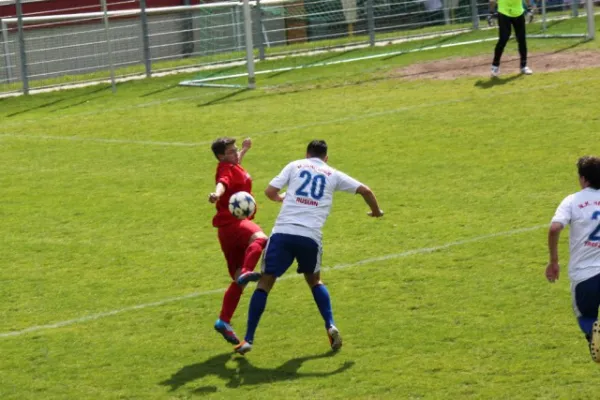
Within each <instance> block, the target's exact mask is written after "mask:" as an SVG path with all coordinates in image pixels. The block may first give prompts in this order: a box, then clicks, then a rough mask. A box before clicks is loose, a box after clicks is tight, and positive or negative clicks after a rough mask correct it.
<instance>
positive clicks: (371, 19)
mask: <svg viewBox="0 0 600 400" xmlns="http://www.w3.org/2000/svg"><path fill="white" fill-rule="evenodd" d="M367 26H368V30H369V45H370V46H371V47H373V46H375V11H374V10H373V0H367Z"/></svg>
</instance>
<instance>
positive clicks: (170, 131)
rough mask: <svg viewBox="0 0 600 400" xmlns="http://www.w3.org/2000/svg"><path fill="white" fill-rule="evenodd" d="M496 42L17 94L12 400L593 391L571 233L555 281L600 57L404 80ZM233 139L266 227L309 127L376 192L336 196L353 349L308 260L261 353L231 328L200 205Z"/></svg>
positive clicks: (207, 209) (8, 384) (342, 305)
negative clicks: (254, 83)
mask: <svg viewBox="0 0 600 400" xmlns="http://www.w3.org/2000/svg"><path fill="white" fill-rule="evenodd" d="M598 43H599V42H598V41H593V42H588V43H577V42H574V41H573V40H548V41H531V42H530V48H531V51H532V52H534V53H535V52H542V51H544V52H547V51H577V50H580V49H585V50H591V51H600V49H599V46H598ZM492 47H493V44H491V43H484V44H480V45H473V46H469V47H462V48H460V49H441V50H435V51H430V52H424V53H418V54H412V55H405V56H399V57H391V58H387V59H377V60H371V61H366V62H357V63H352V64H347V65H338V66H335V67H323V68H314V69H311V70H300V71H293V72H287V73H279V74H271V75H265V76H264V77H261V78H260V80H259V85H260V86H261V87H260V88H259V89H257V90H254V91H246V90H238V91H235V90H229V89H191V88H183V87H179V86H177V83H178V82H179V81H181V80H184V79H187V78H189V77H190V76H184V75H179V76H171V77H165V78H160V79H152V80H144V81H137V82H129V83H125V84H120V85H118V91H117V93H116V94H112V93H111V91H110V87H107V86H105V85H101V86H94V87H89V88H85V89H77V90H69V91H61V92H56V93H48V94H41V95H36V96H29V97H20V98H11V99H0V168H1V170H2V174H0V185H1V187H2V191H0V217H1V220H2V224H1V225H0V242H1V243H2V245H1V246H0V265H1V266H2V268H1V270H0V271H1V272H0V301H1V304H2V307H1V308H0V398H1V399H185V398H216V399H219V398H223V399H238V398H239V399H263V398H264V399H266V398H272V399H312V398H335V399H383V398H386V399H593V398H596V396H597V395H596V393H597V387H596V386H595V382H596V379H598V377H599V376H600V375H599V374H600V372H599V369H598V366H597V365H595V364H594V363H593V362H592V361H591V359H590V357H589V355H588V353H587V348H586V343H585V341H584V339H583V337H582V335H581V334H580V333H579V328H578V327H577V324H576V322H575V319H574V317H573V315H572V311H571V306H570V304H571V301H570V288H569V284H568V280H567V276H566V261H567V240H566V237H563V240H562V241H561V252H562V253H561V255H562V265H563V275H562V277H561V279H560V280H559V282H557V283H556V284H553V285H550V284H548V283H547V282H546V281H545V279H544V274H543V272H544V268H545V264H546V260H547V255H546V244H545V242H546V239H545V238H546V232H545V227H546V226H547V224H548V222H549V220H550V218H551V217H552V215H553V213H554V210H555V208H556V207H557V205H558V204H559V202H560V201H561V200H562V199H563V198H564V197H565V196H566V195H567V194H569V193H572V192H574V191H576V190H578V187H577V177H576V170H575V162H576V160H577V158H578V157H579V156H581V155H583V154H589V153H597V152H598V147H597V143H598V139H600V134H599V132H600V119H599V118H598V106H597V99H598V93H600V79H599V78H598V77H599V76H600V75H599V73H600V68H595V69H585V70H579V71H564V72H559V73H551V74H535V75H533V76H530V77H526V78H525V77H520V78H519V77H516V76H514V75H510V71H506V73H507V75H506V76H505V77H504V78H502V79H500V80H498V81H496V83H495V84H490V83H489V81H488V79H487V77H480V78H463V79H458V80H453V81H435V80H411V81H407V80H403V79H397V78H393V76H394V75H393V71H394V70H395V69H397V68H399V67H403V66H406V65H408V64H411V63H415V62H420V61H426V60H434V59H437V58H445V57H449V56H455V55H461V56H470V55H478V54H491V49H492ZM515 47H516V45H515V44H514V42H511V43H510V44H509V52H508V54H509V55H514V54H515V53H514V48H515ZM321 57H323V56H321ZM319 59H320V58H319V57H316V58H314V61H315V62H316V61H318V60H319ZM482 82H483V84H482ZM222 135H230V136H235V137H237V138H240V139H241V138H243V137H246V136H250V137H252V138H253V141H254V146H253V148H252V150H251V151H250V153H248V155H247V157H246V159H245V163H244V164H245V167H246V168H247V169H248V170H249V172H250V173H251V174H252V176H253V178H254V188H255V195H256V198H257V200H258V202H259V206H260V211H259V214H258V215H257V219H256V220H257V222H258V223H259V224H260V225H261V226H262V227H263V228H264V230H265V231H266V232H269V231H270V229H271V227H272V225H273V222H274V219H275V217H276V215H277V212H278V205H276V204H271V203H269V202H267V200H266V198H265V197H264V196H263V195H262V190H263V188H264V187H265V186H266V185H267V183H268V182H269V180H270V179H271V178H272V177H273V176H274V175H275V174H277V173H278V172H279V170H280V169H281V168H282V167H283V166H284V165H285V164H286V163H287V162H288V161H291V160H293V159H296V158H301V157H302V156H303V152H304V150H305V147H306V144H307V143H308V141H309V140H311V139H313V138H324V139H326V140H327V141H328V143H329V145H330V164H331V165H333V166H335V167H337V168H339V169H341V170H343V171H345V172H347V173H349V174H350V175H352V176H354V177H355V178H357V179H359V180H361V181H363V182H364V183H366V184H368V185H369V186H370V187H371V188H372V189H373V190H374V192H375V193H376V195H377V196H378V199H379V201H380V203H381V206H382V208H383V209H384V210H385V212H386V215H385V217H384V218H382V219H378V220H374V219H369V218H368V217H367V216H366V215H365V213H366V211H368V210H367V207H366V206H365V205H364V204H363V203H362V200H361V199H360V198H359V197H358V198H357V197H353V196H350V195H345V194H339V195H338V196H337V197H336V200H335V204H334V209H333V212H332V215H331V217H330V218H329V220H328V223H327V225H326V227H325V230H324V234H325V239H324V240H325V248H324V260H323V262H324V265H325V266H326V268H324V272H323V277H324V281H325V282H326V283H327V285H328V287H329V290H330V293H331V295H332V300H333V306H334V312H335V318H336V323H337V325H338V327H339V328H340V330H341V332H342V334H343V337H344V347H343V349H342V351H341V352H339V353H337V354H334V355H332V354H330V353H329V352H328V349H329V347H328V341H327V337H326V334H325V330H324V329H323V326H322V320H321V317H320V315H319V314H318V311H317V308H316V306H315V305H314V303H313V299H312V296H311V294H310V292H309V290H308V289H307V287H306V285H305V284H304V282H303V281H302V279H298V276H297V275H295V274H294V273H293V271H290V272H288V274H287V275H286V276H285V279H283V280H281V282H279V283H277V284H276V286H275V288H274V290H273V292H272V293H271V295H270V297H269V303H268V305H267V310H266V312H265V314H264V316H263V319H262V321H261V325H260V327H259V329H258V332H257V338H256V342H255V346H254V350H253V351H252V352H251V353H249V354H248V355H247V356H246V357H245V358H243V357H240V356H234V355H233V354H232V353H231V346H230V345H228V344H227V343H225V342H224V341H223V340H222V338H221V337H219V336H218V335H217V334H216V333H215V332H214V331H213V329H212V324H213V323H214V320H215V319H216V317H217V315H218V311H219V309H220V305H221V299H222V293H223V290H224V288H225V287H226V286H227V285H228V283H229V282H228V275H227V272H226V268H225V264H224V259H223V257H222V254H221V252H220V249H219V245H218V242H217V238H216V231H215V230H214V229H213V228H212V226H211V218H212V215H213V212H214V209H213V206H212V205H210V204H209V203H208V202H207V200H206V199H207V195H208V194H209V193H210V192H211V191H212V190H213V188H214V170H215V164H216V162H215V160H214V158H213V156H212V153H211V152H210V142H211V141H212V139H214V138H215V137H218V136H222ZM252 286H253V285H251V286H250V287H249V288H248V290H247V293H246V295H245V296H244V297H243V298H242V301H241V304H240V307H239V309H238V312H237V315H236V317H235V318H234V326H235V327H236V329H237V331H238V333H239V334H242V333H243V331H244V329H245V325H246V316H247V306H248V300H249V298H250V296H249V295H250V293H251V291H252V290H253V287H252Z"/></svg>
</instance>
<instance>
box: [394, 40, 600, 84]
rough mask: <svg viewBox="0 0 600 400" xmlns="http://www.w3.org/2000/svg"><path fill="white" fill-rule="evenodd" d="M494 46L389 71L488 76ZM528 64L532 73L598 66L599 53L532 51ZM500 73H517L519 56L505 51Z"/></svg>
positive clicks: (399, 74)
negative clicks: (484, 51) (474, 53)
mask: <svg viewBox="0 0 600 400" xmlns="http://www.w3.org/2000/svg"><path fill="white" fill-rule="evenodd" d="M492 51H493V46H492V47H490V54H489V55H487V56H478V57H456V58H447V59H442V60H438V61H432V62H427V63H420V64H413V65H409V66H408V67H404V68H400V69H396V70H394V71H393V72H392V73H391V76H392V77H394V78H404V79H410V80H414V79H456V78H462V77H488V76H489V75H490V66H491V64H492V57H493V54H492ZM528 65H529V67H531V69H532V70H533V72H534V73H539V72H553V71H563V70H567V69H570V70H572V69H582V68H589V67H600V52H596V51H573V52H570V51H565V52H553V53H533V54H530V55H529V57H528ZM500 72H501V74H502V75H513V74H515V73H518V72H519V56H518V55H513V54H505V55H504V56H503V57H502V63H501V65H500Z"/></svg>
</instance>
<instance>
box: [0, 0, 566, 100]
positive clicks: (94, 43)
mask: <svg viewBox="0 0 600 400" xmlns="http://www.w3.org/2000/svg"><path fill="white" fill-rule="evenodd" d="M103 1H104V0H103ZM561 1H562V0H561ZM130 3H131V2H130ZM99 4H100V3H99ZM569 4H572V3H569ZM16 5H17V7H16V9H17V15H15V16H8V17H5V18H3V19H2V20H0V27H1V29H0V34H1V36H0V93H2V92H4V93H7V92H18V91H27V90H28V89H29V87H44V86H52V85H60V84H65V83H69V82H72V81H90V80H92V81H93V80H99V79H105V78H106V77H107V76H108V74H109V72H110V71H111V70H113V71H115V72H116V75H117V77H121V76H128V75H131V74H145V75H147V76H150V75H151V74H152V73H153V72H156V71H163V70H169V69H176V68H181V67H183V66H196V67H198V66H207V65H210V64H217V63H227V62H232V61H236V60H242V61H243V60H244V58H245V53H244V49H245V45H246V40H245V35H244V26H243V22H244V20H243V16H242V7H241V3H239V2H237V1H227V2H218V3H206V4H196V5H190V6H178V7H160V8H158V7H155V8H147V7H146V5H145V1H144V0H141V1H138V2H133V4H132V6H136V7H132V8H130V9H128V10H111V9H110V3H109V4H108V7H107V8H106V10H107V11H106V13H103V12H102V11H100V9H98V10H97V11H94V12H88V11H87V10H83V11H85V12H73V10H69V13H60V14H59V15H28V14H25V13H23V12H22V10H21V7H20V1H17V2H16ZM575 5H576V4H575ZM251 6H252V13H253V17H252V20H253V24H252V26H253V42H254V47H255V48H258V49H260V57H261V58H265V57H269V56H276V55H279V54H285V53H289V52H293V51H310V50H317V49H323V48H325V47H330V46H332V45H336V44H337V45H349V44H353V43H370V44H371V45H373V44H374V43H375V42H376V41H377V40H379V39H383V38H385V40H393V39H398V38H403V37H408V36H410V37H414V36H419V35H427V34H431V33H432V32H437V33H438V34H444V33H447V32H450V31H456V30H457V29H478V28H479V25H480V21H481V20H483V19H484V18H485V17H486V16H487V14H488V2H487V0H288V1H282V0H262V1H253V2H251ZM545 6H546V9H547V10H548V11H552V10H559V9H564V8H565V7H567V5H565V4H564V3H562V2H561V3H558V2H557V0H548V4H545ZM568 7H571V6H570V5H568ZM573 10H577V7H576V6H575V7H574V8H573ZM574 12H575V11H574ZM104 18H106V21H105V20H104ZM105 23H107V24H105ZM340 39H343V41H342V42H340ZM336 41H337V42H336Z"/></svg>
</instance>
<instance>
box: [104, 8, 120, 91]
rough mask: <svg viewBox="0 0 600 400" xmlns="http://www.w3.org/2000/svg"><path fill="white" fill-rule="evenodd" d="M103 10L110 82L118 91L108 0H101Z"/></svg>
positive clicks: (114, 89)
mask: <svg viewBox="0 0 600 400" xmlns="http://www.w3.org/2000/svg"><path fill="white" fill-rule="evenodd" d="M100 4H101V5H102V12H103V13H104V31H105V32H106V49H107V52H108V64H109V67H110V83H111V86H112V92H113V93H116V92H117V83H116V82H115V63H114V62H113V53H112V43H111V41H110V28H109V25H108V6H107V5H106V0H101V1H100Z"/></svg>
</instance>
